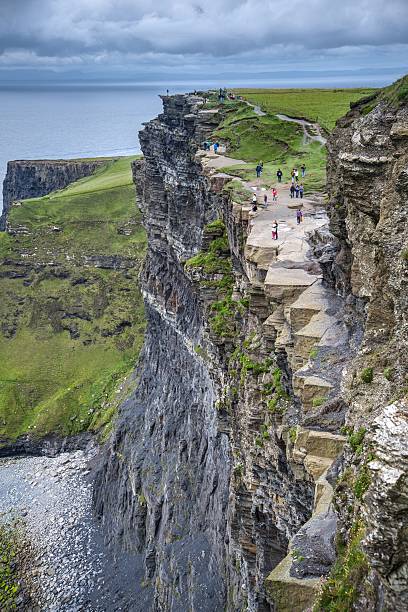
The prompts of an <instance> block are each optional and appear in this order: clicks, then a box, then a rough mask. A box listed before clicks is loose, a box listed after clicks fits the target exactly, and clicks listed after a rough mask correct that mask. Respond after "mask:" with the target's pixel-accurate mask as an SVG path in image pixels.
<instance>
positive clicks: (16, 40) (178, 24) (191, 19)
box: [0, 0, 408, 62]
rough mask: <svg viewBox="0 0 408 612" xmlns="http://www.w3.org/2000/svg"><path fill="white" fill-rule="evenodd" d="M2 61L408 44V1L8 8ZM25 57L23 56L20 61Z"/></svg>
mask: <svg viewBox="0 0 408 612" xmlns="http://www.w3.org/2000/svg"><path fill="white" fill-rule="evenodd" d="M0 2H1V4H0V54H1V53H3V57H4V58H7V57H10V61H12V59H11V58H13V57H16V51H19V52H21V51H25V52H27V57H29V56H31V57H35V56H39V57H50V58H60V59H61V60H64V58H65V59H66V60H67V62H71V61H72V57H77V56H82V57H83V58H84V59H85V61H89V62H92V61H93V59H94V60H97V58H98V57H99V56H100V54H104V56H105V57H106V58H108V57H115V56H117V54H119V55H120V54H122V55H123V56H126V55H127V54H133V55H135V54H136V55H137V54H140V55H142V54H147V53H150V54H153V55H154V54H159V55H160V54H162V55H167V56H173V55H174V56H177V55H179V54H185V55H194V54H204V55H205V56H207V57H211V56H213V57H218V58H220V57H228V56H234V55H237V54H244V53H247V52H252V53H254V52H256V51H257V50H258V51H259V52H263V51H264V50H270V51H271V52H272V53H273V51H274V50H278V51H279V53H281V54H282V55H283V56H284V55H285V52H286V53H290V50H291V47H292V46H293V45H294V46H296V47H297V48H299V49H304V50H305V53H307V52H310V51H314V52H316V53H320V52H323V53H324V52H325V51H329V50H332V49H337V48H341V47H350V46H351V47H353V46H354V47H361V46H366V45H371V46H374V47H380V46H386V45H395V44H398V43H399V44H406V43H408V34H407V24H408V2H407V0H388V1H387V2H384V1H383V0H370V1H367V0H343V1H342V2H339V3H333V1H332V0H309V1H308V0H283V1H282V0H280V1H279V2H278V1H276V0H210V1H208V0H206V2H204V1H200V0H198V1H197V0H195V1H191V0H155V1H154V2H152V1H151V0H0ZM20 57H22V56H21V54H20Z"/></svg>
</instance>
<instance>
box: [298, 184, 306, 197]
mask: <svg viewBox="0 0 408 612" xmlns="http://www.w3.org/2000/svg"><path fill="white" fill-rule="evenodd" d="M304 190H305V189H304V187H303V183H301V184H300V185H299V195H300V197H301V198H303V192H304Z"/></svg>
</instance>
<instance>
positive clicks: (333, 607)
mask: <svg viewBox="0 0 408 612" xmlns="http://www.w3.org/2000/svg"><path fill="white" fill-rule="evenodd" d="M363 537H364V525H363V524H362V522H359V521H358V522H356V523H355V524H354V526H353V527H352V529H351V532H350V537H349V542H348V544H347V546H345V547H344V546H340V547H339V557H338V559H337V561H336V563H335V564H334V566H333V569H332V571H331V573H330V576H329V578H328V579H327V581H326V582H325V583H324V585H323V588H322V590H321V593H320V595H319V597H318V599H317V601H316V603H315V605H314V607H313V611H314V612H348V611H349V610H352V609H353V603H354V601H355V600H356V598H357V594H358V588H359V586H360V585H361V583H362V581H363V579H364V577H365V576H366V575H367V573H368V569H369V567H368V562H367V560H366V557H365V555H364V553H363V551H362V549H361V540H362V539H363Z"/></svg>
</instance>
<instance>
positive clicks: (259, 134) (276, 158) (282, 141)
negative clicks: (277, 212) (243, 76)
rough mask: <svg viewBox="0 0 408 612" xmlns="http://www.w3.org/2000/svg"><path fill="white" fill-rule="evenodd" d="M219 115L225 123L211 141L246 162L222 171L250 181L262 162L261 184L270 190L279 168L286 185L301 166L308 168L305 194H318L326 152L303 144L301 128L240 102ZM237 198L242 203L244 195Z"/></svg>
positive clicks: (317, 145) (227, 105) (230, 103)
mask: <svg viewBox="0 0 408 612" xmlns="http://www.w3.org/2000/svg"><path fill="white" fill-rule="evenodd" d="M245 109H246V111H245V112H244V110H245ZM222 113H223V115H224V119H223V121H222V123H221V124H220V126H219V128H218V129H217V131H216V132H215V134H214V138H215V139H218V140H220V141H222V142H227V143H228V156H229V157H232V158H234V159H242V160H243V161H244V162H245V164H242V165H234V166H231V167H226V168H223V171H225V172H227V173H230V174H231V175H234V176H238V177H240V178H242V179H243V180H250V179H253V177H254V172H255V165H256V163H257V162H258V161H260V160H262V161H263V163H264V166H263V172H262V183H263V184H264V185H265V186H267V187H270V186H272V185H274V184H275V183H276V172H277V170H278V168H281V170H282V172H283V182H286V181H289V180H290V172H291V170H292V168H294V167H298V168H300V166H301V165H302V163H304V164H305V165H306V168H307V175H306V177H305V178H304V179H303V184H304V186H305V189H306V191H307V192H310V191H320V190H322V189H323V188H324V185H325V169H326V151H325V148H324V147H323V146H322V145H321V144H320V143H319V142H316V141H313V142H311V141H309V140H308V141H306V140H305V137H304V131H303V128H302V126H300V125H299V124H296V123H292V122H288V121H281V120H280V119H278V118H277V117H276V116H275V115H274V114H270V113H267V114H266V115H262V116H260V115H257V114H255V113H254V112H253V110H252V109H251V108H249V107H248V105H247V104H246V103H245V102H241V101H239V100H234V101H231V100H228V101H227V102H225V104H223V106H222ZM227 188H228V186H227ZM230 189H232V186H231V187H230ZM234 196H235V193H234ZM238 196H239V199H238V200H236V201H240V200H243V199H245V193H242V194H238ZM247 201H248V199H247Z"/></svg>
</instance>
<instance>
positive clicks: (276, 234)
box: [272, 219, 278, 240]
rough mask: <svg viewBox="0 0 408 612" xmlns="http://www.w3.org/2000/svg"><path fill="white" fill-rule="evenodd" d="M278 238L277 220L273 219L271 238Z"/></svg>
mask: <svg viewBox="0 0 408 612" xmlns="http://www.w3.org/2000/svg"><path fill="white" fill-rule="evenodd" d="M277 239H278V222H277V220H276V219H275V220H274V222H273V223H272V240H277Z"/></svg>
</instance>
